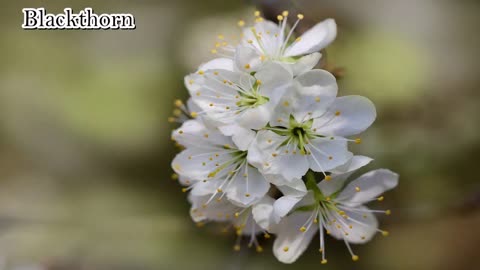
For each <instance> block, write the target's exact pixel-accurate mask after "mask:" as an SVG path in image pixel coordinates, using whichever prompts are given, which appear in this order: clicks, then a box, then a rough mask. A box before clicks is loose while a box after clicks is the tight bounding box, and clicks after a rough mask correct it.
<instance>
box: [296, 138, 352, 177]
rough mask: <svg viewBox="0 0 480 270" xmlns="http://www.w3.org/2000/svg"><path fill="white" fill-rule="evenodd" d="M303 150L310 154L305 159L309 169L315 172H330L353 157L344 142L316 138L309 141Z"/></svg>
mask: <svg viewBox="0 0 480 270" xmlns="http://www.w3.org/2000/svg"><path fill="white" fill-rule="evenodd" d="M305 148H307V150H308V151H309V152H310V153H311V154H310V155H307V158H308V161H309V163H310V168H311V169H312V170H313V171H315V172H326V171H330V170H332V169H334V168H336V167H338V166H340V165H343V164H345V163H346V162H347V161H348V160H350V159H351V158H352V157H353V154H352V153H351V152H349V151H348V148H347V142H346V141H340V140H333V141H332V140H329V139H325V138H317V139H313V140H311V141H310V144H308V145H306V146H305Z"/></svg>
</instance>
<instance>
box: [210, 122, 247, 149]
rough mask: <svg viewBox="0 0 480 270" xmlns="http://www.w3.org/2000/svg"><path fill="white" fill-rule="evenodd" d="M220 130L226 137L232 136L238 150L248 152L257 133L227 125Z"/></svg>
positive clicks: (237, 126)
mask: <svg viewBox="0 0 480 270" xmlns="http://www.w3.org/2000/svg"><path fill="white" fill-rule="evenodd" d="M218 129H219V130H220V131H221V132H222V133H223V134H224V135H225V136H232V140H233V142H234V143H235V145H236V146H237V148H238V149H240V150H243V151H246V150H247V149H248V147H249V146H250V143H252V141H253V140H254V139H255V131H253V130H251V129H248V128H244V127H241V126H239V125H235V124H233V125H225V126H220V127H218Z"/></svg>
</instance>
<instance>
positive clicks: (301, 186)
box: [267, 178, 307, 198]
mask: <svg viewBox="0 0 480 270" xmlns="http://www.w3.org/2000/svg"><path fill="white" fill-rule="evenodd" d="M267 179H269V180H270V178H267ZM270 182H271V181H270ZM275 185H276V186H277V188H278V189H279V190H280V191H281V192H282V193H283V195H287V196H295V197H301V198H302V197H303V196H305V194H306V193H307V187H306V186H305V183H304V182H303V180H302V179H300V178H294V179H292V180H290V181H286V180H284V181H282V183H279V182H277V183H276V184H275Z"/></svg>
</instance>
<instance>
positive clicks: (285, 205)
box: [274, 196, 302, 218]
mask: <svg viewBox="0 0 480 270" xmlns="http://www.w3.org/2000/svg"><path fill="white" fill-rule="evenodd" d="M300 200H302V197H295V196H283V197H280V198H278V199H277V200H276V201H275V204H274V209H275V215H276V216H278V217H280V218H283V217H285V216H286V215H287V214H288V213H290V211H292V209H293V208H294V207H295V205H297V203H298V202H300Z"/></svg>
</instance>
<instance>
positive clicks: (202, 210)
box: [189, 193, 274, 252]
mask: <svg viewBox="0 0 480 270" xmlns="http://www.w3.org/2000/svg"><path fill="white" fill-rule="evenodd" d="M189 201H190V203H191V204H192V207H191V208H190V215H191V217H192V219H193V221H194V222H196V223H197V224H198V225H203V224H204V223H205V222H209V221H219V222H228V223H229V224H230V225H229V226H227V227H225V228H224V230H225V231H227V230H228V229H229V228H230V226H233V227H234V228H235V230H236V234H237V236H238V238H237V241H236V244H235V246H234V249H235V250H240V244H241V240H242V236H249V243H248V246H249V247H251V246H253V245H255V247H256V250H257V251H258V252H261V251H263V248H262V246H261V245H260V244H259V243H258V240H257V236H258V235H259V234H263V235H264V237H266V238H270V234H269V233H268V232H267V228H269V227H270V224H273V222H272V218H271V216H272V213H273V202H274V199H272V198H271V197H269V196H265V197H263V198H261V199H260V200H259V201H258V202H256V203H255V204H253V205H252V206H248V207H242V206H238V205H236V204H234V203H232V202H230V201H228V200H225V199H223V198H222V196H221V195H220V194H218V193H214V194H206V195H203V196H195V195H193V194H192V193H190V195H189Z"/></svg>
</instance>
